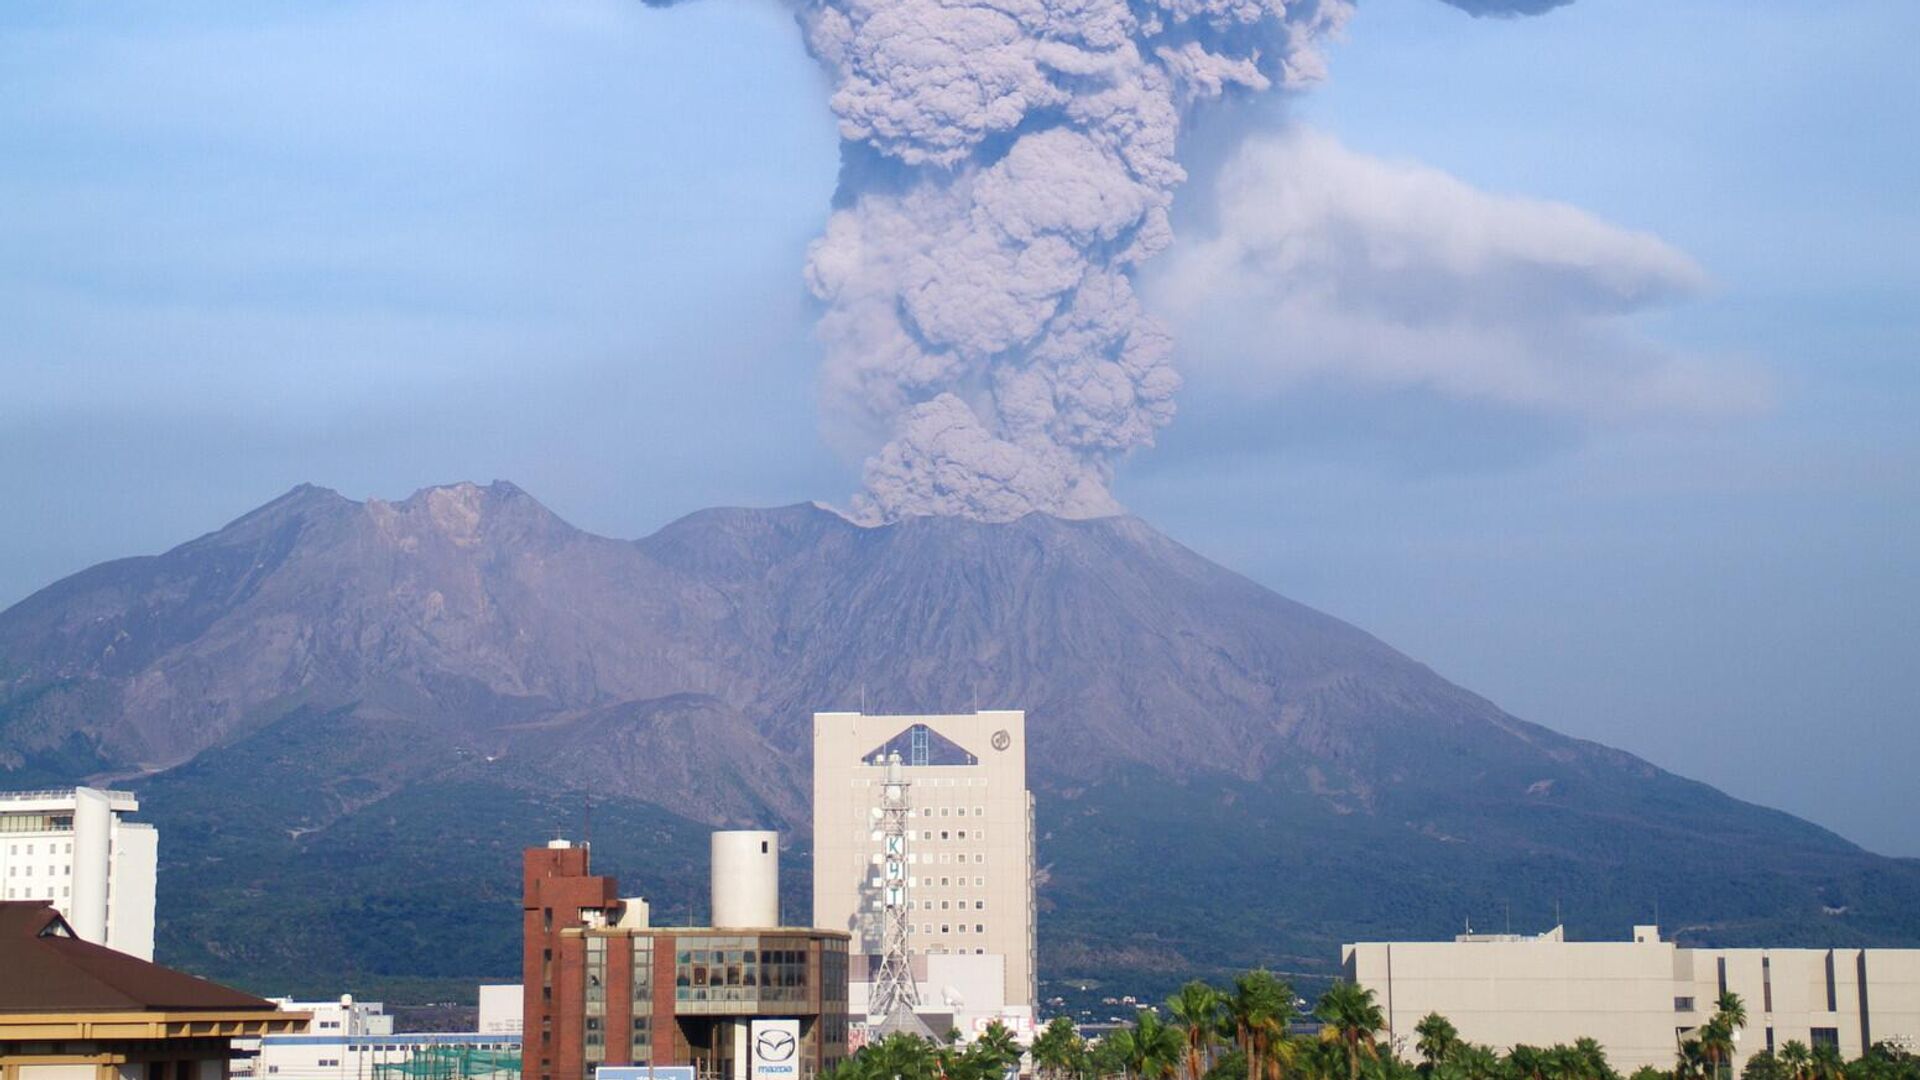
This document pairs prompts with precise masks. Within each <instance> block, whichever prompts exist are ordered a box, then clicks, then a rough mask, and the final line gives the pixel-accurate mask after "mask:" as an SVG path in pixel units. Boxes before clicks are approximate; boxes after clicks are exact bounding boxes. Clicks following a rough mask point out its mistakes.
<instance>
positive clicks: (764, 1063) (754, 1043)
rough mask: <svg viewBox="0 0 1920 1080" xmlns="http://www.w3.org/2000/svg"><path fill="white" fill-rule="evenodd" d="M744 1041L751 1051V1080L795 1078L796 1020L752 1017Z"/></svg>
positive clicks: (797, 1053)
mask: <svg viewBox="0 0 1920 1080" xmlns="http://www.w3.org/2000/svg"><path fill="white" fill-rule="evenodd" d="M747 1041H748V1043H749V1044H750V1046H751V1049H752V1053H753V1069H752V1073H751V1075H752V1077H753V1080H798V1078H799V1076H800V1021H798V1020H755V1021H754V1022H753V1026H752V1027H751V1028H749V1029H748V1034H747Z"/></svg>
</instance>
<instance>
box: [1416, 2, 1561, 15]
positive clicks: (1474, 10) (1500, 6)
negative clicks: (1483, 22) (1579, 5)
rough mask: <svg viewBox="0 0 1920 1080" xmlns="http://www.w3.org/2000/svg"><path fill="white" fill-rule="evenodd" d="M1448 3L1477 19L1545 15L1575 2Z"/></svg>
mask: <svg viewBox="0 0 1920 1080" xmlns="http://www.w3.org/2000/svg"><path fill="white" fill-rule="evenodd" d="M1446 2H1447V3H1449V4H1452V5H1453V6H1454V7H1457V8H1459V9H1460V10H1461V11H1465V12H1467V13H1469V14H1471V15H1474V16H1476V17H1477V16H1481V15H1494V16H1501V17H1511V16H1514V15H1541V14H1545V13H1546V12H1549V11H1552V10H1553V9H1554V8H1557V7H1565V6H1566V5H1568V4H1571V3H1573V0H1446Z"/></svg>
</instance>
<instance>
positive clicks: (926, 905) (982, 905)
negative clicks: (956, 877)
mask: <svg viewBox="0 0 1920 1080" xmlns="http://www.w3.org/2000/svg"><path fill="white" fill-rule="evenodd" d="M915 903H916V901H913V900H909V901H907V907H909V908H912V907H913V906H914V905H915ZM917 903H918V905H919V906H920V907H921V908H922V909H923V910H926V911H932V910H934V908H933V901H931V900H921V901H918V902H917ZM953 906H954V907H956V908H958V909H959V910H961V911H965V910H967V902H966V901H965V900H955V901H953ZM940 910H941V911H947V910H949V908H948V902H947V901H945V900H942V901H940ZM973 910H975V911H985V910H987V902H986V901H985V900H975V901H974V902H973Z"/></svg>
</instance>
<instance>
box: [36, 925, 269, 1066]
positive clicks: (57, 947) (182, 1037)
mask: <svg viewBox="0 0 1920 1080" xmlns="http://www.w3.org/2000/svg"><path fill="white" fill-rule="evenodd" d="M306 1023H307V1017H306V1015H305V1014H304V1013H296V1012H283V1011H281V1010H280V1009H278V1008H276V1007H275V1006H274V1004H273V1002H271V1001H266V1000H263V999H261V998H257V997H254V996H253V995H251V994H243V993H241V992H240V991H238V990H230V989H228V988H226V987H224V986H219V985H217V984H215V983H210V982H207V981H206V980H204V979H197V978H194V977H193V976H191V975H187V974H184V973H182V972H178V971H172V970H170V969H168V968H164V967H161V966H159V965H158V964H153V963H149V962H148V961H145V960H141V959H139V958H138V957H133V956H128V955H127V954H125V953H123V952H118V951H115V950H113V949H109V948H107V947H105V946H103V945H96V944H94V943H92V942H88V941H84V940H82V939H81V938H80V937H79V935H78V934H76V933H75V932H74V929H73V927H72V926H71V925H70V924H69V923H68V922H67V920H66V919H64V918H62V917H61V915H60V913H59V912H58V911H57V910H55V909H54V907H53V906H52V904H50V903H49V902H48V901H47V900H46V899H45V898H41V899H38V900H34V901H20V900H15V901H0V1078H4V1080H227V1077H228V1075H229V1071H228V1070H229V1063H230V1061H231V1059H232V1057H233V1055H234V1047H233V1044H234V1042H235V1040H239V1039H252V1038H261V1037H263V1036H269V1035H276V1034H282V1033H287V1032H294V1031H300V1030H302V1029H304V1028H305V1027H306Z"/></svg>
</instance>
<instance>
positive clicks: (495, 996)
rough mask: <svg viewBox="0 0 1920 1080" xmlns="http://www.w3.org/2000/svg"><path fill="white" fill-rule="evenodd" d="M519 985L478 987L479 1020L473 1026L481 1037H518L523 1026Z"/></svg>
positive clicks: (520, 988)
mask: <svg viewBox="0 0 1920 1080" xmlns="http://www.w3.org/2000/svg"><path fill="white" fill-rule="evenodd" d="M523 998H524V994H523V987H522V986H521V984H519V983H512V984H504V985H491V986H482V987H480V1010H479V1012H480V1018H479V1020H478V1021H477V1022H476V1023H475V1024H474V1027H475V1028H477V1029H478V1030H479V1032H480V1034H482V1035H518V1034H520V1031H521V1029H522V1028H523V1027H524V1026H525V1025H524V1024H523V1022H522V1020H521V1017H520V1012H521V1009H522V1007H523V1006H524V1004H525V1002H524V1000H523Z"/></svg>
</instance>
